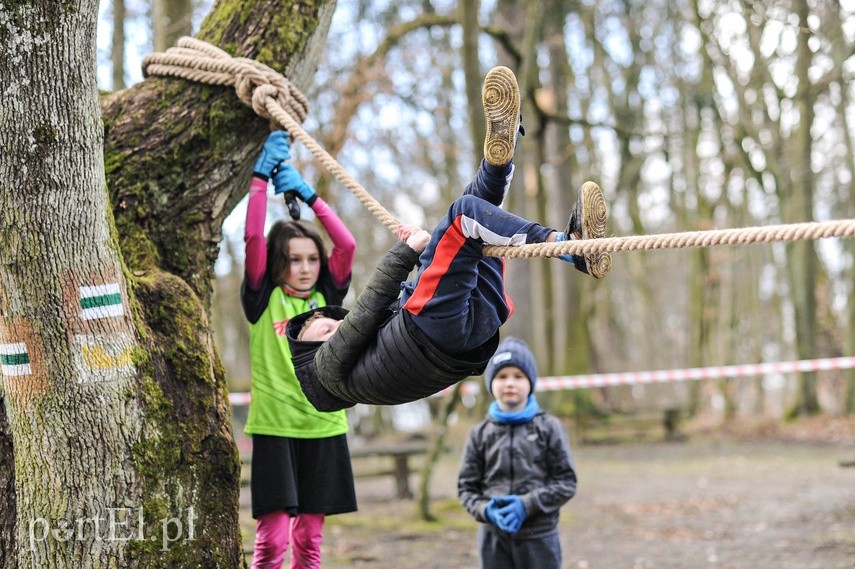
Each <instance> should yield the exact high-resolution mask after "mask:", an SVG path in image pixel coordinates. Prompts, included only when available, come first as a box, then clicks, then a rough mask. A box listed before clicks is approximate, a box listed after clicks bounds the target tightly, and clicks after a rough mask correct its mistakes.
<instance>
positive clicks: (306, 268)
mask: <svg viewBox="0 0 855 569" xmlns="http://www.w3.org/2000/svg"><path fill="white" fill-rule="evenodd" d="M288 249H289V252H288V274H287V275H285V284H287V285H288V286H290V287H291V288H295V289H297V290H309V289H310V288H312V287H313V286H315V283H317V282H318V275H320V274H321V254H320V252H319V251H318V246H317V245H315V242H314V241H312V240H311V239H309V238H308V237H293V238H291V239H289V240H288Z"/></svg>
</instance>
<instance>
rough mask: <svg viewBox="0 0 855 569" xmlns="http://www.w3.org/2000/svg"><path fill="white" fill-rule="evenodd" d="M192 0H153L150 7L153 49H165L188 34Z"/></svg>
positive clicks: (191, 15) (191, 17)
mask: <svg viewBox="0 0 855 569" xmlns="http://www.w3.org/2000/svg"><path fill="white" fill-rule="evenodd" d="M192 20H193V2H192V0H154V2H153V4H152V8H151V29H152V37H153V41H152V44H153V45H154V51H166V50H167V49H169V48H170V47H172V46H174V45H175V44H177V43H178V40H179V39H180V38H181V37H183V36H188V35H190V32H191V23H192Z"/></svg>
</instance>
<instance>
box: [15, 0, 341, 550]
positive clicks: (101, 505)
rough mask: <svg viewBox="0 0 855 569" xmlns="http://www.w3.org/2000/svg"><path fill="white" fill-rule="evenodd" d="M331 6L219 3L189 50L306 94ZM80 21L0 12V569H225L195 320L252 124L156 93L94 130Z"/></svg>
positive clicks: (227, 504)
mask: <svg viewBox="0 0 855 569" xmlns="http://www.w3.org/2000/svg"><path fill="white" fill-rule="evenodd" d="M334 7H335V3H334V2H301V3H283V2H274V1H273V0H256V1H255V2H253V3H251V4H248V3H246V2H238V1H237V0H221V1H220V2H219V3H218V4H217V5H216V6H215V8H214V9H213V11H212V13H211V14H210V15H209V16H208V18H207V19H206V20H205V22H204V23H203V26H202V30H201V31H200V33H199V35H198V37H199V38H200V39H203V40H206V41H209V42H211V43H213V44H215V45H217V46H219V47H221V48H223V49H226V50H227V51H229V52H230V53H232V54H233V55H238V56H243V57H250V58H255V59H258V60H259V61H262V62H263V63H266V64H268V65H270V66H271V67H273V68H274V69H277V70H280V71H285V72H286V74H287V75H289V77H290V78H291V80H292V81H293V82H294V83H295V84H296V85H297V86H298V87H299V88H303V89H304V88H305V86H306V85H307V84H308V83H309V81H310V79H311V76H312V73H313V70H314V69H315V67H316V65H317V61H318V59H319V57H320V50H321V48H322V46H323V44H324V41H325V36H326V30H327V29H328V26H329V22H330V20H331V16H332V12H333V10H334ZM97 9H98V3H97V2H95V1H94V0H85V1H84V2H81V3H78V5H76V6H75V8H74V9H73V10H71V9H69V10H59V9H57V8H56V6H55V3H52V2H47V1H46V0H39V1H37V2H31V3H26V4H21V3H15V4H14V5H12V6H9V5H7V4H6V3H5V2H3V1H2V0H0V13H3V14H4V15H5V16H6V18H7V29H9V28H8V27H9V26H11V27H12V28H13V29H14V33H8V34H0V53H2V54H3V59H4V61H14V62H15V65H4V66H0V79H1V80H2V84H3V85H5V86H6V90H5V91H4V97H3V98H2V101H0V116H2V117H3V120H4V121H5V123H6V124H7V125H8V126H7V127H5V128H3V129H0V142H2V147H3V149H4V152H3V153H2V154H0V179H2V182H0V184H2V191H0V235H2V247H0V309H2V315H3V319H2V322H0V356H2V364H3V374H2V378H3V380H2V383H0V395H2V402H3V405H4V409H3V412H2V413H0V418H5V419H7V420H8V429H6V428H5V426H4V422H3V421H0V467H5V466H6V465H9V464H12V463H13V464H14V469H13V470H14V478H10V476H9V475H6V474H3V475H0V484H7V485H8V484H9V481H10V480H14V491H13V492H4V493H2V495H0V513H4V514H5V513H8V512H15V514H14V520H15V521H14V524H15V525H14V526H13V528H12V529H13V531H14V536H15V537H14V538H13V539H4V540H0V560H2V561H3V562H4V563H6V565H8V566H18V567H96V566H98V567H100V566H116V564H117V563H118V565H119V566H122V567H189V566H205V567H213V566H218V567H236V566H241V565H242V564H243V558H242V543H241V536H240V530H239V527H238V481H239V458H238V454H237V449H236V448H235V445H234V441H233V439H232V435H231V425H230V419H229V410H228V403H227V394H226V388H225V384H224V380H223V372H222V367H221V365H220V363H219V361H218V359H217V357H216V354H215V352H214V349H213V345H212V344H213V343H212V340H211V331H210V327H209V325H208V305H209V303H210V295H211V286H212V285H211V278H212V276H213V262H214V259H215V257H216V254H215V253H216V243H217V242H218V241H219V238H220V233H221V225H222V221H223V219H224V217H225V216H226V215H227V214H228V213H229V212H230V211H231V209H232V208H233V206H234V205H235V204H236V203H237V202H238V201H239V200H240V198H241V197H242V196H243V194H244V192H245V191H246V187H247V186H248V183H249V176H250V171H251V165H252V159H253V158H254V156H255V155H256V153H257V152H258V150H259V148H260V146H261V143H262V142H263V140H264V139H265V138H266V136H267V133H268V132H269V127H268V124H267V121H266V120H263V119H259V118H257V117H255V116H254V114H253V112H252V110H251V109H249V108H247V107H245V106H244V105H243V103H241V102H240V101H239V100H238V99H237V96H236V95H235V93H234V91H233V90H230V89H226V88H222V87H209V86H204V85H196V84H191V83H189V82H187V81H183V80H178V79H159V78H149V79H147V80H146V81H144V82H143V83H141V84H139V85H137V86H135V87H134V88H132V89H129V90H127V91H123V92H121V93H117V94H114V95H112V96H111V97H110V98H109V99H108V100H106V101H104V108H103V113H104V114H103V122H102V115H101V111H100V110H99V101H98V98H97V93H98V91H97V85H96V81H95V65H94V62H95V43H94V41H95V36H96V34H95V29H96V20H97ZM316 30H317V31H316ZM22 37H24V38H26V37H31V38H37V39H38V40H39V41H32V42H21V41H20V38H22ZM12 95H14V96H12ZM102 136H103V138H102ZM105 176H106V182H107V188H108V192H105V191H104V189H105ZM108 199H109V205H108ZM10 440H11V441H14V449H13V453H12V455H11V458H10V451H12V449H11V448H10V445H9V444H8V441H10ZM2 472H4V473H5V472H8V471H7V470H6V468H3V470H2ZM3 520H4V521H3V524H4V527H3V528H0V529H3V530H5V529H6V528H7V527H8V525H9V523H10V522H9V520H8V518H6V517H5V516H4V517H3ZM111 531H112V533H111ZM10 560H11V561H10Z"/></svg>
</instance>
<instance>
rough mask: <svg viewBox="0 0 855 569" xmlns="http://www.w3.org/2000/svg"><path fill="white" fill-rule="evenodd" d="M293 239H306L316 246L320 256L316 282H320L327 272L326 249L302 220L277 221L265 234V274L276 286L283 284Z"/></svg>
mask: <svg viewBox="0 0 855 569" xmlns="http://www.w3.org/2000/svg"><path fill="white" fill-rule="evenodd" d="M294 237H308V238H309V239H311V240H312V241H314V242H315V245H317V246H318V253H319V254H320V256H321V272H320V273H319V274H318V282H321V280H322V279H323V278H324V277H325V276H326V274H327V272H328V271H329V268H328V267H327V251H326V247H324V241H323V239H322V238H321V234H320V233H318V230H317V229H315V228H314V227H313V226H312V225H310V224H309V223H308V222H305V221H302V220H300V221H292V220H279V221H277V222H276V223H274V224H273V227H271V228H270V231H269V232H268V233H267V274H268V275H270V278H272V279H273V281H274V282H275V283H276V284H277V285H278V286H281V285H283V284H285V280H284V279H285V275H287V274H288V270H289V269H290V261H289V257H290V253H291V251H290V248H289V247H288V243H289V241H290V240H291V239H293V238H294ZM316 284H317V283H316Z"/></svg>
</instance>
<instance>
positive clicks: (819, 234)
mask: <svg viewBox="0 0 855 569" xmlns="http://www.w3.org/2000/svg"><path fill="white" fill-rule="evenodd" d="M142 68H143V75H144V76H145V77H149V76H152V75H160V76H165V77H178V78H182V79H187V80H189V81H196V82H200V83H206V84H210V85H222V86H229V87H234V88H235V90H236V92H237V95H238V97H239V98H240V100H241V101H243V102H244V103H245V104H246V105H248V106H249V107H251V108H252V109H253V111H255V112H256V114H258V115H259V116H261V117H264V118H268V119H270V120H271V122H273V123H275V124H276V125H277V127H278V128H284V129H285V130H287V131H288V132H289V133H290V134H291V136H292V137H294V138H295V139H297V140H299V141H300V142H302V143H303V145H304V146H305V147H306V148H308V149H309V151H310V152H311V153H312V155H313V156H314V157H315V158H316V159H317V160H318V161H319V162H320V163H321V165H322V166H323V167H324V168H326V169H327V171H328V172H330V174H332V175H333V176H334V177H335V178H336V179H337V180H338V181H339V182H340V183H341V184H343V185H344V186H345V187H346V188H347V189H348V190H350V191H351V193H353V194H354V195H355V196H356V198H357V199H359V201H360V202H362V205H364V206H365V207H366V208H367V209H368V211H369V212H371V213H372V214H373V215H374V216H375V217H376V218H377V219H378V221H380V222H381V223H382V224H383V225H385V226H386V227H387V228H389V229H390V230H391V231H393V232H394V231H395V230H396V229H397V228H398V227H399V226H400V224H401V223H400V222H399V221H398V220H397V219H396V218H395V217H393V216H392V215H391V214H390V213H389V212H388V211H387V210H386V209H385V208H384V207H383V205H382V204H381V203H380V202H378V201H377V200H376V199H375V198H374V197H373V196H372V195H371V194H369V193H368V192H367V191H366V190H365V188H363V187H362V186H361V185H360V184H359V182H357V181H356V180H354V179H353V177H351V176H350V175H349V174H348V173H347V172H346V171H345V170H344V168H343V167H342V166H341V164H339V163H338V162H337V161H336V160H335V158H333V157H332V156H330V154H329V153H328V152H327V151H326V150H324V149H323V148H322V147H321V146H320V145H319V144H318V143H317V141H315V139H314V138H312V136H311V135H309V134H308V133H307V132H306V131H305V130H304V129H303V127H302V126H301V125H302V123H303V121H304V120H305V119H306V116H307V115H308V113H309V101H308V99H307V98H306V96H305V95H304V94H303V93H302V92H300V90H299V89H297V88H296V87H295V86H294V85H293V84H292V83H291V82H290V81H288V79H286V78H285V77H283V76H282V74H280V73H278V72H277V71H275V70H273V69H271V68H270V67H268V66H267V65H264V64H263V63H259V62H258V61H255V60H253V59H248V58H244V57H232V56H230V55H229V54H228V53H226V52H225V51H223V50H222V49H220V48H218V47H215V46H213V45H211V44H209V43H206V42H204V41H201V40H197V39H195V38H191V37H182V38H181V39H179V40H178V44H177V45H176V47H172V48H169V49H168V50H166V52H164V53H152V54H149V55H147V56H146V57H145V58H143V63H142ZM827 237H855V219H842V220H835V221H825V222H815V221H811V222H805V223H797V224H783V225H771V226H766V227H746V228H741V229H712V230H706V231H693V232H684V233H665V234H659V235H634V236H628V237H608V238H604V239H585V240H578V241H561V242H557V243H533V244H529V245H521V246H516V247H499V246H495V245H491V246H486V247H484V254H485V255H488V256H495V257H506V258H510V259H513V258H520V257H522V258H530V257H557V256H560V255H580V254H590V253H606V252H609V253H611V252H616V251H638V250H649V249H683V248H688V247H711V246H714V245H742V244H748V243H757V242H764V243H769V242H772V241H796V240H805V239H823V238H827Z"/></svg>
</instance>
